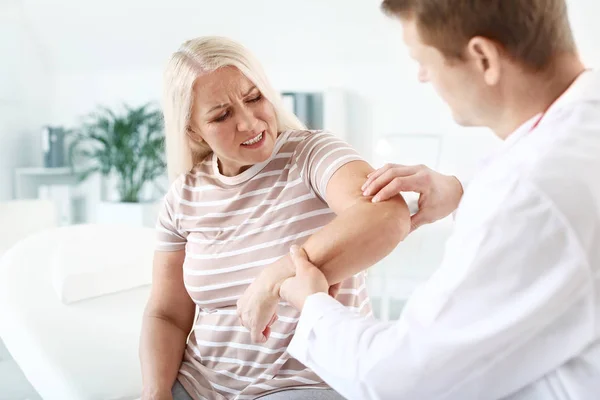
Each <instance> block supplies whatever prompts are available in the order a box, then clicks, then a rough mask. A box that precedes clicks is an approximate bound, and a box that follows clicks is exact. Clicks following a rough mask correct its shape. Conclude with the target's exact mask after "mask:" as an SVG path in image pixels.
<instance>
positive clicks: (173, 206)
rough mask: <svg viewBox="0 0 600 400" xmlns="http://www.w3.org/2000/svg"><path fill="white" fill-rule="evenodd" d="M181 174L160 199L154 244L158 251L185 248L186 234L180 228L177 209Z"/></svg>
mask: <svg viewBox="0 0 600 400" xmlns="http://www.w3.org/2000/svg"><path fill="white" fill-rule="evenodd" d="M182 186H183V176H181V177H179V178H178V179H176V180H175V181H174V182H173V183H172V184H171V187H170V188H169V191H168V192H167V194H166V195H165V196H164V198H163V200H162V205H161V207H160V211H159V213H158V218H157V221H156V245H155V250H158V251H177V250H183V249H185V245H186V243H187V239H186V236H187V235H186V234H185V233H184V232H182V230H181V229H180V223H179V222H180V218H179V217H178V216H177V209H178V208H179V203H180V199H181V190H182Z"/></svg>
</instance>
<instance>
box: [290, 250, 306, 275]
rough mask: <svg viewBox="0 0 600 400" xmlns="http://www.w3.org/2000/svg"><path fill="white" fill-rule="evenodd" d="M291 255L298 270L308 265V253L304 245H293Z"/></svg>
mask: <svg viewBox="0 0 600 400" xmlns="http://www.w3.org/2000/svg"><path fill="white" fill-rule="evenodd" d="M290 255H291V257H292V261H293V263H294V266H295V267H296V270H298V269H300V268H306V267H307V264H308V263H309V261H308V255H307V254H306V251H304V249H303V248H302V247H300V246H297V245H293V246H292V247H290Z"/></svg>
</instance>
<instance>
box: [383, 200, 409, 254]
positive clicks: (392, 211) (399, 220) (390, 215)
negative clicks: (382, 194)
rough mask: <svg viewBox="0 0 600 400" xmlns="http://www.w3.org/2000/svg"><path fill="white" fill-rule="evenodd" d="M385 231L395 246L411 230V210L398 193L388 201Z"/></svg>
mask: <svg viewBox="0 0 600 400" xmlns="http://www.w3.org/2000/svg"><path fill="white" fill-rule="evenodd" d="M386 203H387V204H386V205H387V207H386V212H385V219H384V232H385V234H386V237H388V238H389V240H390V241H393V242H394V246H395V245H397V244H398V243H400V242H401V241H403V240H404V239H405V238H406V237H407V236H408V234H409V233H410V230H411V225H410V211H409V210H408V206H407V205H406V202H405V201H404V199H403V198H402V197H401V196H400V195H398V196H396V197H394V198H392V199H389V200H388V201H386Z"/></svg>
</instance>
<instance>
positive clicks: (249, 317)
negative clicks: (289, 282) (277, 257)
mask: <svg viewBox="0 0 600 400" xmlns="http://www.w3.org/2000/svg"><path fill="white" fill-rule="evenodd" d="M278 263H280V261H278V262H276V263H275V264H272V265H270V266H269V267H267V268H266V269H265V270H264V271H263V272H262V273H261V274H260V275H259V276H258V278H256V279H255V280H254V282H252V284H251V285H250V286H248V288H247V289H246V291H245V292H244V294H243V295H242V297H241V298H240V299H239V300H238V302H237V315H238V317H239V318H240V322H241V323H242V325H243V326H244V327H246V329H248V330H249V331H250V336H251V337H252V341H253V342H254V343H265V342H266V341H267V340H268V339H269V336H270V334H271V325H273V323H274V322H275V321H277V305H278V304H279V286H280V282H283V280H284V279H285V278H287V277H288V276H291V274H290V273H286V274H284V275H281V272H283V271H281V270H278V268H277V267H276V265H277V264H278Z"/></svg>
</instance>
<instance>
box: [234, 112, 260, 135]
mask: <svg viewBox="0 0 600 400" xmlns="http://www.w3.org/2000/svg"><path fill="white" fill-rule="evenodd" d="M237 115H238V120H237V129H238V131H240V132H249V131H252V130H254V128H255V127H256V124H257V123H258V118H256V116H255V115H254V113H253V112H252V110H249V109H248V108H245V107H244V108H242V110H240V111H239V112H238V113H237Z"/></svg>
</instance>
